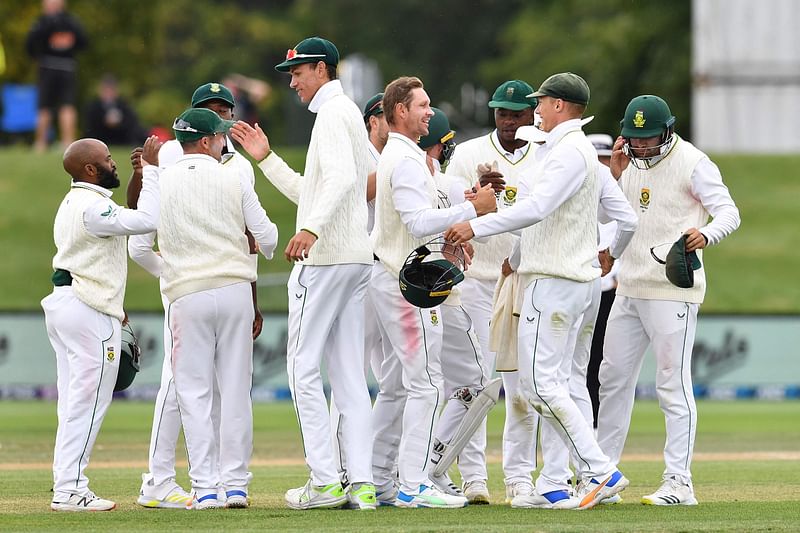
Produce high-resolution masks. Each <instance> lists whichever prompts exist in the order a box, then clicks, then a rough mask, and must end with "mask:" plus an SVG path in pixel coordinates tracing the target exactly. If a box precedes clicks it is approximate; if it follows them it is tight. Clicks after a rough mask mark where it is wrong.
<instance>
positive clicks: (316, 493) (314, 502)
mask: <svg viewBox="0 0 800 533" xmlns="http://www.w3.org/2000/svg"><path fill="white" fill-rule="evenodd" d="M284 499H285V500H286V505H288V506H289V508H291V509H296V510H300V511H304V510H306V509H331V508H334V507H341V506H342V505H344V504H345V503H347V494H345V492H344V489H343V488H342V484H341V483H340V482H339V481H336V482H335V483H331V484H329V485H312V484H311V480H310V479H309V480H308V481H307V482H306V484H305V485H303V486H302V487H299V488H296V489H289V490H287V491H286V495H285V496H284Z"/></svg>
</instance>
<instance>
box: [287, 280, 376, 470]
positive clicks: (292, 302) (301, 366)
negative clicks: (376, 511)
mask: <svg viewBox="0 0 800 533" xmlns="http://www.w3.org/2000/svg"><path fill="white" fill-rule="evenodd" d="M369 272H370V267H369V265H362V264H343V265H327V266H312V265H303V264H296V265H295V267H294V268H293V269H292V273H291V275H290V277H289V283H288V290H289V339H288V343H287V372H288V374H289V389H290V390H291V392H292V398H293V400H294V406H295V412H296V414H297V421H298V424H299V425H300V433H301V435H302V437H303V449H304V452H305V457H306V464H307V465H308V468H309V469H310V470H311V479H312V481H313V483H314V484H315V485H328V484H330V483H336V482H338V481H340V478H339V472H338V470H337V465H336V463H337V461H336V460H335V459H334V454H333V443H332V439H331V425H330V413H329V411H328V404H327V402H326V400H325V393H324V391H323V386H322V375H321V373H320V366H321V364H322V360H323V359H324V360H325V362H326V364H327V371H328V381H329V383H330V386H331V391H332V393H333V399H334V402H335V403H336V408H337V409H338V411H339V413H340V416H341V426H342V440H343V444H344V450H343V451H344V455H345V456H346V457H347V460H346V461H347V470H348V476H349V477H350V478H351V479H350V481H351V482H353V483H365V482H366V483H371V482H372V470H371V468H370V459H371V458H372V440H371V436H372V424H371V418H370V397H369V390H368V389H367V381H366V379H365V377H364V296H365V294H366V290H367V284H368V280H369Z"/></svg>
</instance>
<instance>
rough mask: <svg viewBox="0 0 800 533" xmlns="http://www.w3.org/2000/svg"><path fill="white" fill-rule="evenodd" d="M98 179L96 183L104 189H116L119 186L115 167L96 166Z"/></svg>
mask: <svg viewBox="0 0 800 533" xmlns="http://www.w3.org/2000/svg"><path fill="white" fill-rule="evenodd" d="M98 171H99V177H100V179H99V181H98V183H97V184H98V185H100V186H101V187H103V188H104V189H116V188H117V187H119V178H118V177H117V169H115V168H102V167H98Z"/></svg>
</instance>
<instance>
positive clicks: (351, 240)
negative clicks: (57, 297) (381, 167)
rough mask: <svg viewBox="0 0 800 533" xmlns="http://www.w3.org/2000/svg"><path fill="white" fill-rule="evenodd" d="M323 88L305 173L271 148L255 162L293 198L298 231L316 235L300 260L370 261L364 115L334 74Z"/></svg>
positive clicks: (327, 262)
mask: <svg viewBox="0 0 800 533" xmlns="http://www.w3.org/2000/svg"><path fill="white" fill-rule="evenodd" d="M322 91H325V94H326V99H325V100H324V101H323V103H322V104H321V106H320V107H319V112H318V113H317V119H316V122H315V123H314V129H313V130H312V131H311V141H310V143H309V145H308V153H307V154H306V168H305V170H304V172H303V174H302V175H300V174H298V173H297V172H295V171H294V170H292V169H291V168H290V167H289V165H287V164H286V162H284V161H283V159H281V158H280V157H279V156H278V155H277V154H276V153H275V152H271V153H270V154H269V155H268V156H267V157H266V158H265V159H264V160H263V161H261V162H260V163H259V164H258V167H259V168H260V169H261V170H262V172H264V175H265V176H266V177H267V179H269V180H270V181H271V182H272V184H273V185H275V187H277V188H278V190H280V191H281V193H283V194H284V195H285V196H286V197H287V198H289V199H290V200H291V201H293V202H295V203H296V204H297V224H296V231H298V232H299V231H300V230H303V229H305V230H308V231H310V232H312V233H313V234H314V235H316V236H317V242H316V243H315V244H314V246H313V247H312V248H311V251H310V252H309V256H308V258H307V259H305V260H304V261H303V264H306V265H336V264H345V263H361V264H368V265H371V264H372V247H371V246H370V242H369V234H368V233H367V203H366V201H365V198H366V196H367V174H368V173H369V172H368V170H367V169H368V168H369V165H370V163H369V160H370V155H369V147H368V145H369V139H368V137H367V130H366V129H365V128H364V119H363V118H362V117H361V112H360V111H359V109H358V107H357V106H356V105H355V104H354V103H353V101H352V100H350V98H348V97H347V96H346V95H345V94H344V93H343V92H342V89H341V84H340V83H339V82H338V80H334V81H331V82H328V83H326V84H325V85H323V87H322V88H320V90H319V91H318V94H319V93H320V92H322ZM315 98H316V96H315ZM312 102H313V101H312Z"/></svg>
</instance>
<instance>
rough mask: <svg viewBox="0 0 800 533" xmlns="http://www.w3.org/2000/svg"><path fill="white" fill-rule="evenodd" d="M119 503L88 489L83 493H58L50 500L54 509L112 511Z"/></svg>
mask: <svg viewBox="0 0 800 533" xmlns="http://www.w3.org/2000/svg"><path fill="white" fill-rule="evenodd" d="M116 507H117V504H116V503H114V502H112V501H111V500H104V499H103V498H100V497H98V496H97V495H95V493H94V492H92V491H90V490H88V491H86V492H84V493H83V494H65V493H61V494H56V495H54V496H53V501H52V502H50V509H52V510H53V511H111V510H112V509H115V508H116Z"/></svg>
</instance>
